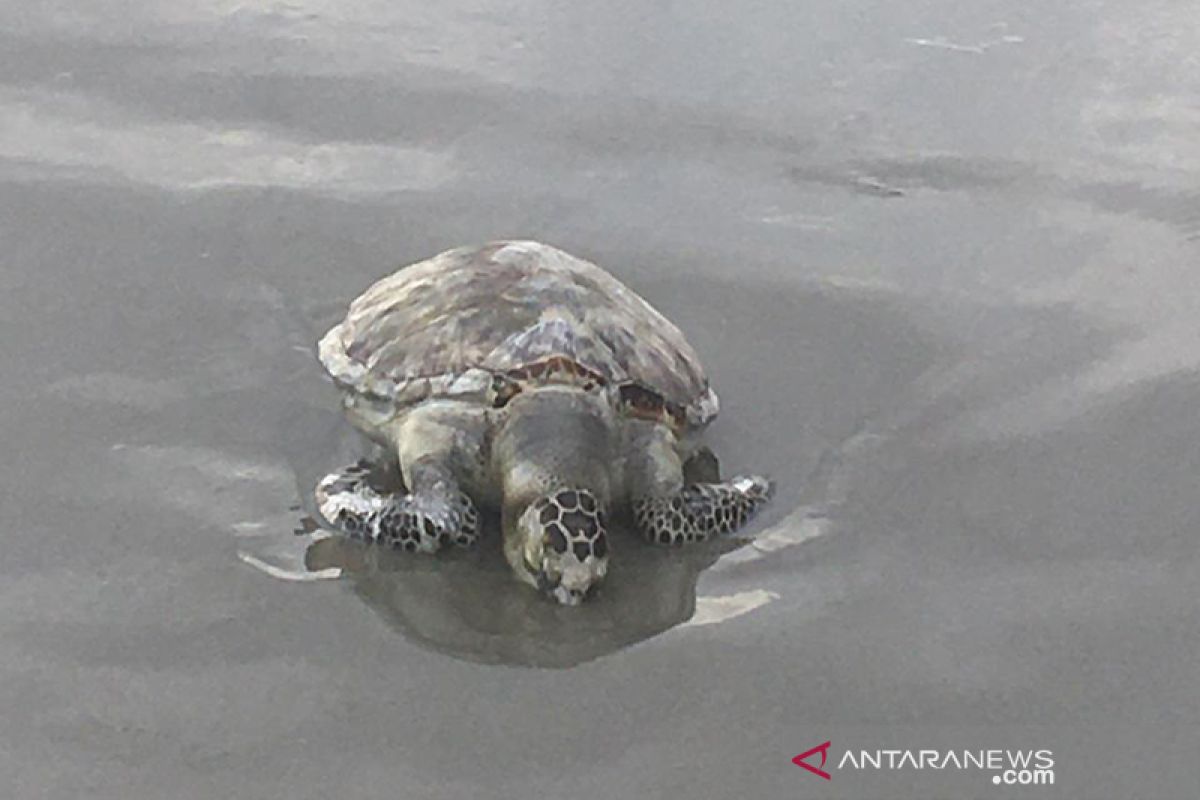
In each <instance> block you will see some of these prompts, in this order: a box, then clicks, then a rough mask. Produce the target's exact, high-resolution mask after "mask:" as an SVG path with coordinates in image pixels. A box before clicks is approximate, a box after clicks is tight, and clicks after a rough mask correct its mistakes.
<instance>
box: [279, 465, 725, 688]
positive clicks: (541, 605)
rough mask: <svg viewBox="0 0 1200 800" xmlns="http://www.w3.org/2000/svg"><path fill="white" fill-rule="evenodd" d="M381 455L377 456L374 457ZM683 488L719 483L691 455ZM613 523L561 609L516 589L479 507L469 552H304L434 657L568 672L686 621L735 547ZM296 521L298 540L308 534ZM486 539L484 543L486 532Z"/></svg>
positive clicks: (388, 477)
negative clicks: (661, 541)
mask: <svg viewBox="0 0 1200 800" xmlns="http://www.w3.org/2000/svg"><path fill="white" fill-rule="evenodd" d="M380 455H381V454H380V453H379V451H378V450H377V451H376V458H377V459H378V458H379V456H380ZM372 463H373V466H374V467H375V468H374V469H373V471H372V474H371V475H370V476H369V480H370V481H371V482H372V483H373V484H375V485H376V486H377V487H378V488H380V489H382V490H385V491H389V490H394V489H395V488H397V485H398V484H397V482H398V481H399V476H398V473H397V471H396V469H395V465H394V464H392V463H391V462H389V461H387V460H386V459H383V460H380V461H378V462H377V463H376V462H372ZM686 473H687V478H688V479H689V480H692V481H713V480H718V479H719V475H720V464H719V462H718V460H717V458H716V456H715V455H714V454H713V452H712V451H711V450H709V449H708V448H701V449H700V450H698V451H697V453H696V454H695V455H694V456H693V457H692V459H691V460H689V462H688V464H687V465H686ZM627 517H628V515H621V514H618V515H616V517H615V518H614V519H613V528H612V530H610V532H609V540H610V542H611V548H612V555H611V556H610V563H609V571H608V575H607V576H606V577H605V580H604V582H603V583H602V584H601V585H600V586H599V587H597V589H596V590H595V591H594V594H593V595H592V596H590V597H589V598H588V601H587V602H586V603H584V604H583V605H582V606H577V607H564V606H560V605H558V604H557V603H554V602H551V601H549V600H548V599H547V598H546V597H544V596H543V595H542V594H541V593H539V592H537V591H535V590H534V589H533V588H531V587H529V586H526V585H525V584H523V583H520V582H518V581H517V580H516V579H515V578H514V577H513V574H512V571H511V570H510V569H509V567H508V564H507V563H506V561H505V559H504V554H503V552H502V548H501V538H500V536H499V530H500V520H499V516H498V515H497V514H496V513H494V512H488V511H486V510H485V512H484V513H483V518H482V529H483V530H484V532H485V536H484V539H483V541H482V543H481V544H480V546H479V547H477V548H475V549H473V550H468V551H463V550H449V551H443V552H441V553H438V554H437V555H434V556H430V557H425V556H416V557H414V556H413V555H412V554H409V553H403V552H399V551H396V550H393V549H391V548H385V547H379V546H376V545H371V544H367V543H364V542H361V541H357V540H352V539H347V538H344V537H341V536H328V537H324V538H318V539H317V540H316V541H313V542H312V543H311V544H310V545H309V546H308V547H307V549H306V550H305V553H304V566H305V568H306V569H307V570H309V571H310V572H314V573H318V572H321V571H323V570H329V569H336V570H338V571H339V573H340V574H341V575H342V576H343V577H344V578H345V579H346V580H347V581H348V582H349V583H350V585H351V586H352V587H353V591H354V592H355V594H356V595H358V596H359V597H360V598H361V599H362V600H363V602H365V603H366V604H367V606H369V607H370V608H372V609H373V610H374V611H375V612H376V613H378V614H379V615H380V616H381V617H382V618H383V619H384V620H385V621H386V622H387V624H388V625H389V626H390V627H391V628H392V629H394V630H396V631H397V632H398V633H400V634H402V635H403V636H405V637H406V638H408V639H410V640H413V641H416V642H418V643H420V644H422V645H423V646H425V647H428V648H429V649H431V650H434V651H436V652H440V653H443V654H445V655H449V656H452V657H455V658H461V659H464V660H467V661H473V662H476V663H483V664H505V665H509V666H527V667H545V668H566V667H573V666H575V665H577V664H581V663H584V662H586V661H591V660H593V659H596V658H599V657H601V656H604V655H607V654H609V653H613V652H616V651H618V650H621V649H624V648H625V647H628V646H630V645H632V644H635V643H637V642H640V641H643V640H645V639H649V638H652V637H654V636H657V635H658V634H660V633H662V632H664V631H667V630H669V629H671V628H673V627H675V626H676V625H679V624H680V623H683V622H686V621H687V620H688V619H690V618H691V617H692V615H693V613H694V612H695V608H696V582H697V580H698V579H699V576H700V574H701V573H702V572H703V571H704V570H705V569H707V568H708V567H710V566H711V565H712V564H714V563H715V562H716V561H717V559H719V558H720V557H721V555H722V554H723V553H725V552H728V551H730V550H731V549H736V548H738V547H740V546H741V545H742V544H743V540H737V539H728V540H723V541H713V542H706V543H702V544H700V545H693V546H690V547H686V548H664V547H661V546H657V545H652V544H648V543H646V542H644V541H642V539H641V538H640V537H638V536H637V535H635V534H634V533H633V532H632V526H631V520H629V519H628V518H627ZM316 527H317V524H316V523H315V522H313V521H312V517H306V518H305V520H304V524H302V526H301V527H300V528H299V529H298V530H297V531H296V532H297V533H300V534H309V533H313V532H315V530H316ZM488 534H490V535H488Z"/></svg>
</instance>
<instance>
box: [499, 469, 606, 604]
mask: <svg viewBox="0 0 1200 800" xmlns="http://www.w3.org/2000/svg"><path fill="white" fill-rule="evenodd" d="M604 523H605V516H604V510H603V509H602V508H601V506H600V502H599V500H598V499H597V497H596V495H595V494H593V493H592V492H590V491H588V490H587V489H578V488H568V489H558V490H556V491H553V492H550V493H549V494H545V495H542V496H541V497H538V498H537V499H535V500H534V501H533V502H531V503H530V504H529V505H528V506H527V507H526V508H525V510H524V512H522V513H521V516H520V517H519V518H518V519H517V521H516V529H515V530H514V531H513V532H512V534H513V536H512V539H513V540H514V541H513V544H515V545H517V546H516V547H512V548H511V549H510V550H509V553H510V561H511V562H512V563H513V567H514V568H515V569H516V570H517V573H518V574H519V575H520V576H521V577H522V578H524V579H525V580H526V581H527V582H528V583H531V584H532V585H534V586H536V587H537V588H538V589H539V590H541V591H542V592H544V593H545V594H547V595H549V596H550V597H552V598H554V599H555V600H557V601H558V602H559V603H562V604H563V605H568V606H574V605H578V604H579V603H580V602H581V601H582V600H583V598H584V597H585V596H586V595H587V593H588V591H589V590H590V589H591V588H592V587H593V586H595V585H596V584H597V583H599V582H600V581H601V580H602V579H603V578H604V575H605V573H606V572H607V571H608V533H607V531H606V530H605V525H604ZM506 549H507V548H506Z"/></svg>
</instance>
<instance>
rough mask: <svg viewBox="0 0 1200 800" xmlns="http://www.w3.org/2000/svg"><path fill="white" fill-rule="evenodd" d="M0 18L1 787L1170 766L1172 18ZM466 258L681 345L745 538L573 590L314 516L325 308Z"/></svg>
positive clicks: (1189, 620) (1070, 7) (330, 405)
mask: <svg viewBox="0 0 1200 800" xmlns="http://www.w3.org/2000/svg"><path fill="white" fill-rule="evenodd" d="M0 9H2V11H0V13H2V14H3V18H4V20H5V25H4V26H3V29H4V33H3V34H0V41H2V42H3V47H0V65H2V67H0V76H2V78H3V83H2V85H0V111H2V113H0V186H2V187H3V188H2V190H0V241H3V242H4V248H3V256H2V258H3V264H4V266H5V274H6V276H7V280H8V283H7V291H5V292H3V293H0V309H2V310H3V313H2V315H0V325H3V329H4V334H5V338H6V341H7V342H8V346H7V347H6V348H4V351H3V356H2V357H3V359H4V364H3V367H4V372H5V374H6V375H8V376H9V378H8V380H6V381H5V382H4V383H3V384H2V385H0V395H2V399H3V405H2V406H0V408H3V411H2V412H0V442H2V443H3V448H4V452H5V453H6V454H7V456H8V457H7V458H6V459H5V460H4V462H3V463H4V466H3V475H4V479H5V483H6V485H7V487H8V492H7V502H6V503H5V504H4V508H5V511H6V525H5V530H4V534H3V544H4V558H3V560H2V561H0V574H2V576H3V580H2V582H0V632H2V635H3V637H4V641H5V647H4V648H3V650H2V651H0V674H2V675H3V680H2V681H0V709H2V710H3V719H4V722H3V724H0V774H3V775H4V776H5V777H6V779H7V780H6V784H7V786H8V790H7V796H13V797H38V798H57V797H63V798H74V797H83V796H86V797H113V798H118V797H119V798H132V797H147V798H150V797H172V798H202V797H203V798H208V797H278V796H281V795H284V794H286V795H287V796H289V797H295V798H304V797H312V798H324V797H329V796H332V795H334V794H335V793H336V794H339V795H344V796H348V797H355V798H359V797H363V798H367V797H397V796H400V797H405V798H462V797H489V798H491V797H496V798H505V797H514V798H515V797H522V798H524V797H530V796H538V795H544V796H554V795H557V796H562V797H569V798H591V797H606V798H611V797H618V798H620V797H642V796H647V797H677V796H687V797H691V798H723V797H731V796H746V797H794V796H813V797H888V798H897V797H927V796H947V797H949V796H954V797H967V796H970V797H976V796H978V797H986V796H993V795H995V796H1009V795H1011V794H1012V793H1014V792H1017V791H1020V792H1022V793H1029V794H1030V795H1032V794H1033V793H1034V792H1036V793H1037V794H1038V796H1063V797H1096V798H1106V797H1113V798H1116V797H1129V796H1144V797H1163V798H1166V797H1187V796H1195V795H1196V794H1197V793H1198V791H1200V785H1198V783H1200V779H1198V776H1197V772H1196V768H1195V763H1194V754H1195V751H1196V747H1197V745H1200V735H1198V734H1197V731H1198V727H1197V726H1198V723H1200V704H1198V702H1197V694H1196V692H1195V676H1196V671H1197V664H1198V655H1200V648H1198V647H1197V644H1198V642H1200V631H1198V630H1197V627H1198V623H1197V619H1200V616H1198V615H1197V610H1198V609H1197V592H1196V589H1195V587H1196V585H1197V579H1198V578H1200V574H1198V573H1200V568H1198V567H1200V565H1198V563H1197V558H1196V545H1195V536H1196V532H1197V529H1198V525H1197V523H1200V504H1197V502H1196V495H1197V484H1196V476H1197V474H1198V469H1197V468H1198V467H1200V423H1198V422H1197V419H1196V416H1195V413H1194V409H1195V408H1196V404H1197V401H1198V400H1200V376H1198V372H1197V366H1198V365H1200V337H1198V336H1197V328H1196V321H1195V320H1196V308H1197V305H1198V302H1200V273H1197V271H1196V270H1195V268H1194V265H1195V261H1196V254H1197V247H1198V246H1200V245H1198V242H1200V194H1198V193H1197V190H1196V186H1197V185H1198V184H1197V174H1198V173H1200V139H1197V138H1196V137H1195V135H1194V129H1195V125H1196V123H1197V112H1196V106H1195V98H1196V96H1197V91H1198V90H1200V77H1198V76H1200V72H1198V71H1197V70H1196V66H1197V64H1196V56H1195V53H1196V52H1198V49H1200V36H1198V35H1197V33H1196V29H1195V26H1194V25H1191V24H1189V23H1190V22H1191V21H1192V17H1193V14H1192V6H1191V4H1189V3H1185V2H1182V1H1181V0H1151V2H1148V3H1139V4H1129V3H1119V2H1115V0H1089V1H1088V2H1077V3H1071V4H1058V5H1056V6H1054V7H1048V6H1047V4H1044V3H1032V2H1013V0H1006V2H986V1H984V2H977V3H970V4H965V5H964V4H962V3H951V2H946V0H927V1H926V2H920V3H915V4H911V3H910V4H903V7H901V5H899V4H886V3H879V2H869V1H864V0H852V1H851V2H842V3H834V2H807V1H806V2H800V3H784V2H762V3H751V4H748V5H742V6H739V7H738V8H737V10H736V11H735V10H734V6H733V5H731V4H716V3H707V4H700V5H687V6H685V5H680V4H674V3H657V4H645V3H632V2H618V3H615V4H590V5H587V6H585V5H580V4H572V5H568V4H553V3H547V2H544V1H543V0H512V1H511V2H505V3H501V4H486V5H485V4H480V3H471V2H456V3H441V4H425V3H413V2H407V1H402V2H388V3H382V2H377V1H375V0H350V1H349V2H347V1H346V0H343V2H339V3H325V2H320V0H296V1H295V2H289V3H274V4H272V3H262V4H253V5H249V4H237V3H224V2H200V3H191V4H185V5H180V4H172V3H165V2H158V3H145V4H140V5H131V4H127V3H117V2H111V1H109V2H98V3H90V4H87V7H86V8H79V7H77V4H68V3H63V2H54V3H42V4H38V5H37V6H36V8H35V7H32V6H29V5H28V4H25V3H17V2H14V1H13V0H7V1H6V2H3V3H0ZM498 237H530V238H539V239H543V240H546V241H549V242H551V243H554V244H556V245H558V246H561V247H563V248H564V249H567V250H569V251H571V252H574V253H577V254H579V255H581V256H584V257H587V258H589V259H591V260H594V261H596V262H598V263H600V264H602V265H604V266H606V267H608V268H609V269H610V270H611V271H613V272H614V273H615V274H617V275H618V276H619V277H621V278H622V279H623V280H625V281H626V282H627V283H629V284H630V285H631V286H633V287H634V288H635V289H637V290H638V291H640V292H641V293H642V294H644V295H645V296H646V297H647V298H648V299H650V300H651V302H653V303H654V304H656V305H657V306H658V307H659V308H661V309H662V310H663V311H664V312H666V313H667V314H668V315H669V316H671V317H672V318H673V319H675V320H676V321H677V322H678V323H679V324H680V326H681V327H682V328H683V329H684V330H685V331H686V332H687V333H688V335H689V337H690V338H691V339H692V341H693V343H694V344H695V346H696V348H697V350H698V351H699V352H700V353H701V355H702V357H703V358H704V360H705V362H706V363H707V365H708V367H709V370H710V374H711V376H712V378H713V381H714V383H715V385H716V388H717V389H718V391H719V392H720V393H721V397H722V409H723V411H722V416H721V418H720V419H719V420H718V421H717V422H716V423H715V425H714V428H713V430H712V435H711V437H710V443H711V444H712V446H713V447H714V449H715V450H716V451H717V453H718V454H719V455H720V457H721V460H722V466H723V468H724V470H725V471H726V472H735V471H740V470H748V469H754V470H762V471H765V472H768V473H770V474H771V475H773V476H774V477H775V478H776V479H777V481H778V483H779V486H780V493H779V497H778V500H777V501H776V503H775V504H774V505H773V507H772V508H771V509H770V511H769V512H768V513H767V514H766V515H765V516H764V518H763V519H762V521H761V523H760V524H759V525H758V526H757V528H756V530H757V531H758V532H759V537H758V539H757V540H756V541H755V542H754V543H753V544H751V545H749V546H745V547H741V548H726V549H724V550H710V551H706V552H701V551H695V552H691V553H681V554H679V553H671V554H664V553H661V552H659V551H655V550H648V549H646V548H641V547H640V546H639V545H638V544H637V543H636V542H632V541H628V542H623V543H622V544H623V545H624V547H623V548H622V551H621V552H620V553H619V554H618V556H625V558H623V559H622V561H623V563H622V562H617V565H616V566H615V567H614V573H613V579H614V580H613V585H612V587H611V589H610V591H609V592H608V594H607V596H606V597H604V598H602V602H600V603H598V604H596V605H595V606H594V607H592V608H587V609H581V610H580V613H579V614H577V615H574V616H573V615H572V614H571V613H569V612H566V611H564V610H560V609H551V608H547V607H545V606H543V605H539V604H536V603H530V602H529V598H528V597H527V596H526V595H524V594H522V593H521V592H519V591H517V590H516V588H514V587H512V586H510V585H509V584H508V583H507V582H506V581H505V580H504V578H505V576H504V573H503V570H502V568H499V566H498V565H497V563H496V561H495V556H496V554H495V553H494V552H493V553H491V554H490V555H491V558H489V552H488V551H487V550H486V548H485V550H484V551H482V552H480V553H478V554H475V555H472V556H468V557H463V558H459V559H453V558H451V559H441V560H439V561H436V562H426V563H420V564H414V563H412V562H409V561H404V560H403V559H401V560H397V559H395V558H392V557H388V556H386V555H384V556H381V555H379V554H373V553H368V552H363V551H362V550H361V549H359V550H357V551H356V550H355V549H354V548H348V547H344V546H342V545H340V544H339V543H337V542H334V541H328V540H327V541H325V542H314V541H312V539H313V537H311V536H297V535H295V534H293V530H294V529H296V528H297V527H298V526H301V525H302V524H303V519H304V516H305V513H306V512H305V509H304V508H302V507H301V504H302V503H304V502H307V491H308V488H309V487H310V486H311V484H312V481H313V480H314V479H315V478H316V476H318V475H320V474H321V473H322V471H323V470H325V469H328V468H330V467H332V466H335V465H337V464H339V463H341V462H342V461H344V460H345V459H346V458H348V457H351V456H353V455H356V454H357V452H358V450H359V449H360V448H361V445H360V444H359V443H358V442H357V441H356V440H355V438H354V437H353V435H352V434H350V432H349V431H348V429H347V427H346V425H345V424H344V423H343V422H341V421H340V419H339V417H338V415H337V413H336V408H337V397H336V393H335V392H334V390H333V389H332V387H331V386H330V385H329V384H328V383H327V382H325V381H324V380H323V379H322V375H321V372H320V370H319V368H318V367H317V365H316V363H315V361H314V359H313V356H312V345H313V342H314V341H315V340H316V338H317V336H318V335H319V334H320V333H321V332H323V330H324V329H325V326H327V325H328V324H329V323H330V322H332V321H333V320H335V319H336V318H337V316H338V314H339V312H340V311H341V310H342V309H344V306H345V304H346V303H347V302H348V301H349V300H350V299H351V298H352V297H353V296H354V295H355V294H356V293H357V292H358V291H360V290H361V289H362V288H363V287H365V286H366V285H367V284H369V283H370V282H371V281H372V280H374V279H375V278H376V277H378V276H379V275H381V274H383V273H385V272H387V271H389V270H390V269H392V268H394V267H395V266H397V265H399V264H402V263H405V262H408V261H412V260H415V259H418V258H421V257H425V256H427V255H430V254H432V253H434V252H437V251H439V250H441V249H444V248H447V247H450V246H454V245H458V244H462V243H468V242H477V241H481V240H486V239H491V238H498ZM255 564H257V565H258V566H259V567H260V568H255ZM264 569H266V570H267V571H264ZM308 569H312V570H322V569H324V570H334V569H336V570H340V571H341V574H342V577H340V578H337V579H319V580H307V581H294V580H283V579H280V577H285V578H286V577H292V578H294V577H298V576H302V575H307V576H308V577H315V578H321V577H322V576H325V577H328V576H329V575H331V574H332V572H305V570H308ZM269 572H274V576H272V575H271V574H268V573H269ZM529 665H538V666H532V667H531V666H529ZM825 740H832V741H833V744H834V751H836V752H840V751H842V750H844V749H847V748H854V749H859V748H862V749H874V748H905V747H907V748H913V749H916V748H938V747H940V748H946V747H951V746H952V747H966V748H974V749H979V748H990V747H997V748H1049V749H1052V750H1053V751H1054V756H1055V761H1056V785H1055V787H1053V788H1048V787H1039V788H1037V789H1015V788H1006V787H999V788H997V787H994V786H993V785H992V784H991V782H990V773H987V772H978V771H974V772H972V771H964V772H961V773H958V772H930V771H928V770H926V771H912V770H908V771H899V772H886V771H884V772H878V773H874V772H857V773H855V772H847V771H846V770H838V771H837V772H836V773H835V774H834V776H833V780H832V781H830V782H829V783H825V782H823V781H821V780H819V779H818V778H816V777H814V776H812V775H811V774H808V773H807V772H805V771H803V770H800V769H797V768H796V767H795V766H793V765H792V764H791V763H790V760H791V758H792V757H793V756H794V755H795V754H796V753H799V752H802V751H804V750H807V749H808V748H810V747H812V746H814V745H817V744H819V743H821V742H822V741H825Z"/></svg>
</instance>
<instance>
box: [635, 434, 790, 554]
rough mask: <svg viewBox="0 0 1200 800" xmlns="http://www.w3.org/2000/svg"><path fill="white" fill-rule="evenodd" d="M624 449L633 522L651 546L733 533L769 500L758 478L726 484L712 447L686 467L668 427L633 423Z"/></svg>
mask: <svg viewBox="0 0 1200 800" xmlns="http://www.w3.org/2000/svg"><path fill="white" fill-rule="evenodd" d="M626 448H627V451H628V452H627V455H626V458H627V466H626V478H627V481H628V486H629V497H630V500H631V503H632V507H633V518H634V521H635V522H636V523H637V527H638V529H639V530H640V531H641V532H642V536H643V537H644V538H645V539H646V540H647V541H649V542H653V543H656V544H668V545H679V544H683V543H685V542H699V541H704V540H705V539H708V538H709V537H711V536H714V535H717V534H729V533H733V532H735V531H737V530H738V529H739V528H741V527H742V526H743V525H745V524H746V523H747V522H749V521H750V519H751V517H753V516H754V514H755V513H756V512H757V511H758V510H759V509H760V508H762V507H763V506H764V505H766V503H767V501H768V500H769V499H770V497H771V490H772V486H771V482H770V481H769V480H767V479H766V478H763V477H761V476H759V475H749V476H738V477H736V478H732V479H731V480H727V481H722V480H721V479H720V475H719V474H718V470H719V467H718V464H717V459H716V456H714V455H713V454H712V451H710V450H708V448H701V449H700V450H697V451H696V452H694V453H693V454H692V455H691V457H690V458H689V459H688V460H687V462H686V463H683V462H682V459H681V458H680V454H679V451H680V449H681V448H680V443H679V440H678V437H677V436H676V435H675V433H674V431H672V430H671V428H670V427H668V426H667V425H664V424H661V423H655V422H647V421H640V420H639V421H631V422H630V423H629V424H628V439H627V441H626ZM685 481H686V483H685Z"/></svg>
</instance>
